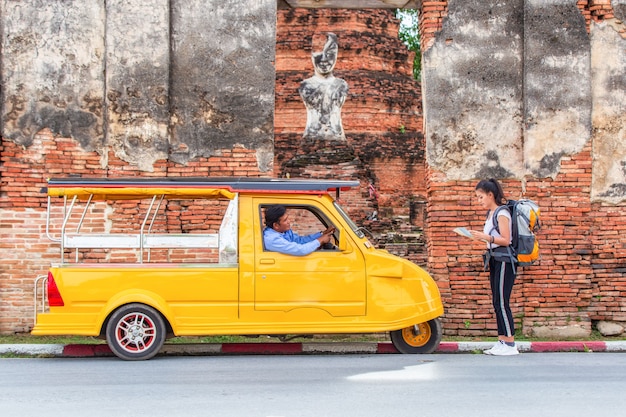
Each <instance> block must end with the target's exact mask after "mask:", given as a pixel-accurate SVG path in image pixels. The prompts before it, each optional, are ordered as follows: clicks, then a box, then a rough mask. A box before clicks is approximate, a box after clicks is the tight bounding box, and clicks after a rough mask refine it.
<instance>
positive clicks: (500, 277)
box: [470, 178, 519, 356]
mask: <svg viewBox="0 0 626 417" xmlns="http://www.w3.org/2000/svg"><path fill="white" fill-rule="evenodd" d="M475 191H476V197H477V198H478V202H479V203H480V204H481V205H482V206H483V207H484V208H485V209H487V210H488V211H487V213H488V214H487V220H485V226H484V228H483V231H482V232H481V231H477V230H471V231H470V233H471V234H472V236H473V237H474V238H475V239H478V240H482V241H485V242H487V252H486V253H485V256H486V261H485V267H488V268H489V283H490V285H491V298H492V303H493V309H494V311H495V314H496V321H497V324H498V342H497V343H496V344H495V345H494V346H493V347H492V348H491V349H488V350H486V351H484V353H485V354H487V355H495V356H509V355H517V354H518V353H519V351H518V350H517V346H516V345H515V327H514V325H515V323H514V321H513V314H512V313H511V307H510V306H509V300H510V299H511V291H512V290H513V284H514V282H515V270H514V265H513V263H512V262H511V261H512V259H511V257H510V255H509V253H508V251H507V250H506V248H507V247H508V246H509V245H510V244H511V214H510V212H509V210H507V209H505V208H502V209H500V210H498V207H500V206H503V205H504V204H506V199H505V198H504V193H503V191H502V186H501V185H500V183H499V182H498V181H497V180H495V179H493V178H491V179H489V180H481V181H480V182H479V183H478V184H477V185H476V190H475ZM494 216H496V220H495V222H494V220H493V217H494ZM495 224H497V227H494V225H495Z"/></svg>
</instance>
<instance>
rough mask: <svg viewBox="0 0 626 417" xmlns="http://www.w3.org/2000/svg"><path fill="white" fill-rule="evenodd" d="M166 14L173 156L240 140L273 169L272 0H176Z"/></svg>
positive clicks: (205, 152) (208, 151)
mask: <svg viewBox="0 0 626 417" xmlns="http://www.w3.org/2000/svg"><path fill="white" fill-rule="evenodd" d="M171 15H172V22H171V25H172V46H171V48H172V51H171V53H172V57H171V58H172V63H171V65H172V66H171V77H172V85H171V90H170V97H171V105H172V125H171V131H172V138H171V140H172V151H171V154H170V158H171V159H172V160H173V161H175V162H179V163H184V162H186V161H187V160H189V159H191V158H194V157H196V156H205V157H206V156H210V155H212V154H213V153H214V152H215V151H216V150H217V149H220V148H230V147H232V146H234V145H235V144H242V145H244V146H246V147H247V148H251V149H257V150H258V160H259V169H260V170H261V171H268V170H270V169H271V163H272V160H273V153H272V152H273V136H274V131H273V130H274V119H273V115H274V82H275V71H274V66H273V61H274V55H275V39H276V29H275V25H276V1H275V0H245V1H241V0H220V1H219V2H218V1H211V2H205V1H191V2H173V3H172V11H171Z"/></svg>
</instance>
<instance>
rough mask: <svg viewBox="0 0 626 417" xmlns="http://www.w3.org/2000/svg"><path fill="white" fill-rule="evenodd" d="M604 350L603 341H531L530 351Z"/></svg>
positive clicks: (604, 344)
mask: <svg viewBox="0 0 626 417" xmlns="http://www.w3.org/2000/svg"><path fill="white" fill-rule="evenodd" d="M589 350H591V351H593V352H604V351H606V343H604V342H532V343H531V344H530V351H531V352H587V351H589Z"/></svg>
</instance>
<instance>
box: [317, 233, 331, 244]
mask: <svg viewBox="0 0 626 417" xmlns="http://www.w3.org/2000/svg"><path fill="white" fill-rule="evenodd" d="M331 236H332V235H331V234H326V233H324V234H323V235H322V236H320V237H318V238H317V240H319V241H320V245H323V244H325V243H328V242H330V237H331Z"/></svg>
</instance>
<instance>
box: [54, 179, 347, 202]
mask: <svg viewBox="0 0 626 417" xmlns="http://www.w3.org/2000/svg"><path fill="white" fill-rule="evenodd" d="M358 185H359V182H358V181H340V180H315V179H305V180H303V179H281V178H246V177H240V178H231V177H163V178H145V177H144V178H76V177H67V178H50V179H49V180H48V187H47V188H46V189H44V192H47V194H48V195H49V196H51V197H63V196H67V197H73V196H77V197H78V198H80V199H84V198H88V197H89V196H93V198H94V199H98V200H116V199H139V198H147V197H152V196H154V195H165V196H167V197H176V198H196V197H204V198H217V199H233V198H234V197H235V194H236V193H259V192H263V193H269V194H286V193H287V194H320V193H324V194H326V193H329V192H332V191H336V192H339V190H347V189H350V188H352V187H357V186H358Z"/></svg>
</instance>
